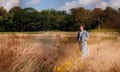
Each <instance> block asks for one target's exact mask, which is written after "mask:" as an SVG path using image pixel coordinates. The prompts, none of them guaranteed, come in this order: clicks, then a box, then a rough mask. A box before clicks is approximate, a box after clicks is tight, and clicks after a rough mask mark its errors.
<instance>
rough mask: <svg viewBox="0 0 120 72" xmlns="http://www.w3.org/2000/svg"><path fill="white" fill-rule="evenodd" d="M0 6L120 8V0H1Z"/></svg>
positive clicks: (67, 8) (60, 8) (7, 7)
mask: <svg viewBox="0 0 120 72" xmlns="http://www.w3.org/2000/svg"><path fill="white" fill-rule="evenodd" d="M0 6H3V7H5V8H6V9H7V10H9V9H10V8H12V7H13V6H21V7H22V8H25V7H33V8H35V9H37V10H43V9H56V10H69V9H71V8H75V7H85V8H87V9H93V8H95V7H97V8H102V9H105V8H106V6H111V7H113V8H120V0H0Z"/></svg>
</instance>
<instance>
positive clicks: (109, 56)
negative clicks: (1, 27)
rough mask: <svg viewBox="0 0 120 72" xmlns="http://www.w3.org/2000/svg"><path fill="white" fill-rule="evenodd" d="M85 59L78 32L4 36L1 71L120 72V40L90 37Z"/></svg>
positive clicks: (0, 43)
mask: <svg viewBox="0 0 120 72" xmlns="http://www.w3.org/2000/svg"><path fill="white" fill-rule="evenodd" d="M88 46H89V48H90V54H89V55H88V56H87V57H86V58H84V59H83V60H81V57H80V51H79V47H78V44H77V41H76V36H75V33H72V34H70V33H58V34H57V35H56V33H55V34H54V35H53V36H52V35H51V34H50V33H49V34H40V35H39V34H37V35H36V34H35V35H34V34H1V35H0V72H119V71H120V61H119V59H120V56H119V55H120V48H119V46H120V38H119V35H114V36H113V34H112V35H111V34H110V35H109V33H108V34H101V33H100V34H95V33H94V34H90V39H89V41H88Z"/></svg>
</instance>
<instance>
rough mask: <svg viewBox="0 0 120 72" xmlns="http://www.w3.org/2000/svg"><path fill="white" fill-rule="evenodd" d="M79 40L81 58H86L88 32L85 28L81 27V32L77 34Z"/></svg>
mask: <svg viewBox="0 0 120 72" xmlns="http://www.w3.org/2000/svg"><path fill="white" fill-rule="evenodd" d="M77 40H78V42H79V47H80V51H81V57H84V56H86V55H87V54H88V47H87V40H88V32H87V31H86V30H85V29H84V26H83V25H81V26H80V31H78V33H77Z"/></svg>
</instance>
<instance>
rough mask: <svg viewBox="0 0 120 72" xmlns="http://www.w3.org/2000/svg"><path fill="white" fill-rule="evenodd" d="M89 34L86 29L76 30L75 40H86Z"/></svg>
mask: <svg viewBox="0 0 120 72" xmlns="http://www.w3.org/2000/svg"><path fill="white" fill-rule="evenodd" d="M88 37H89V35H88V32H87V31H83V32H80V31H79V32H78V33H77V40H78V41H87V39H88Z"/></svg>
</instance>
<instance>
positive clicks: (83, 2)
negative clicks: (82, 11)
mask: <svg viewBox="0 0 120 72" xmlns="http://www.w3.org/2000/svg"><path fill="white" fill-rule="evenodd" d="M100 1H101V0H78V1H72V2H66V3H65V5H64V6H62V7H61V8H60V10H69V9H71V8H75V7H80V6H82V7H86V6H88V5H93V4H97V3H99V2H100Z"/></svg>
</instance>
